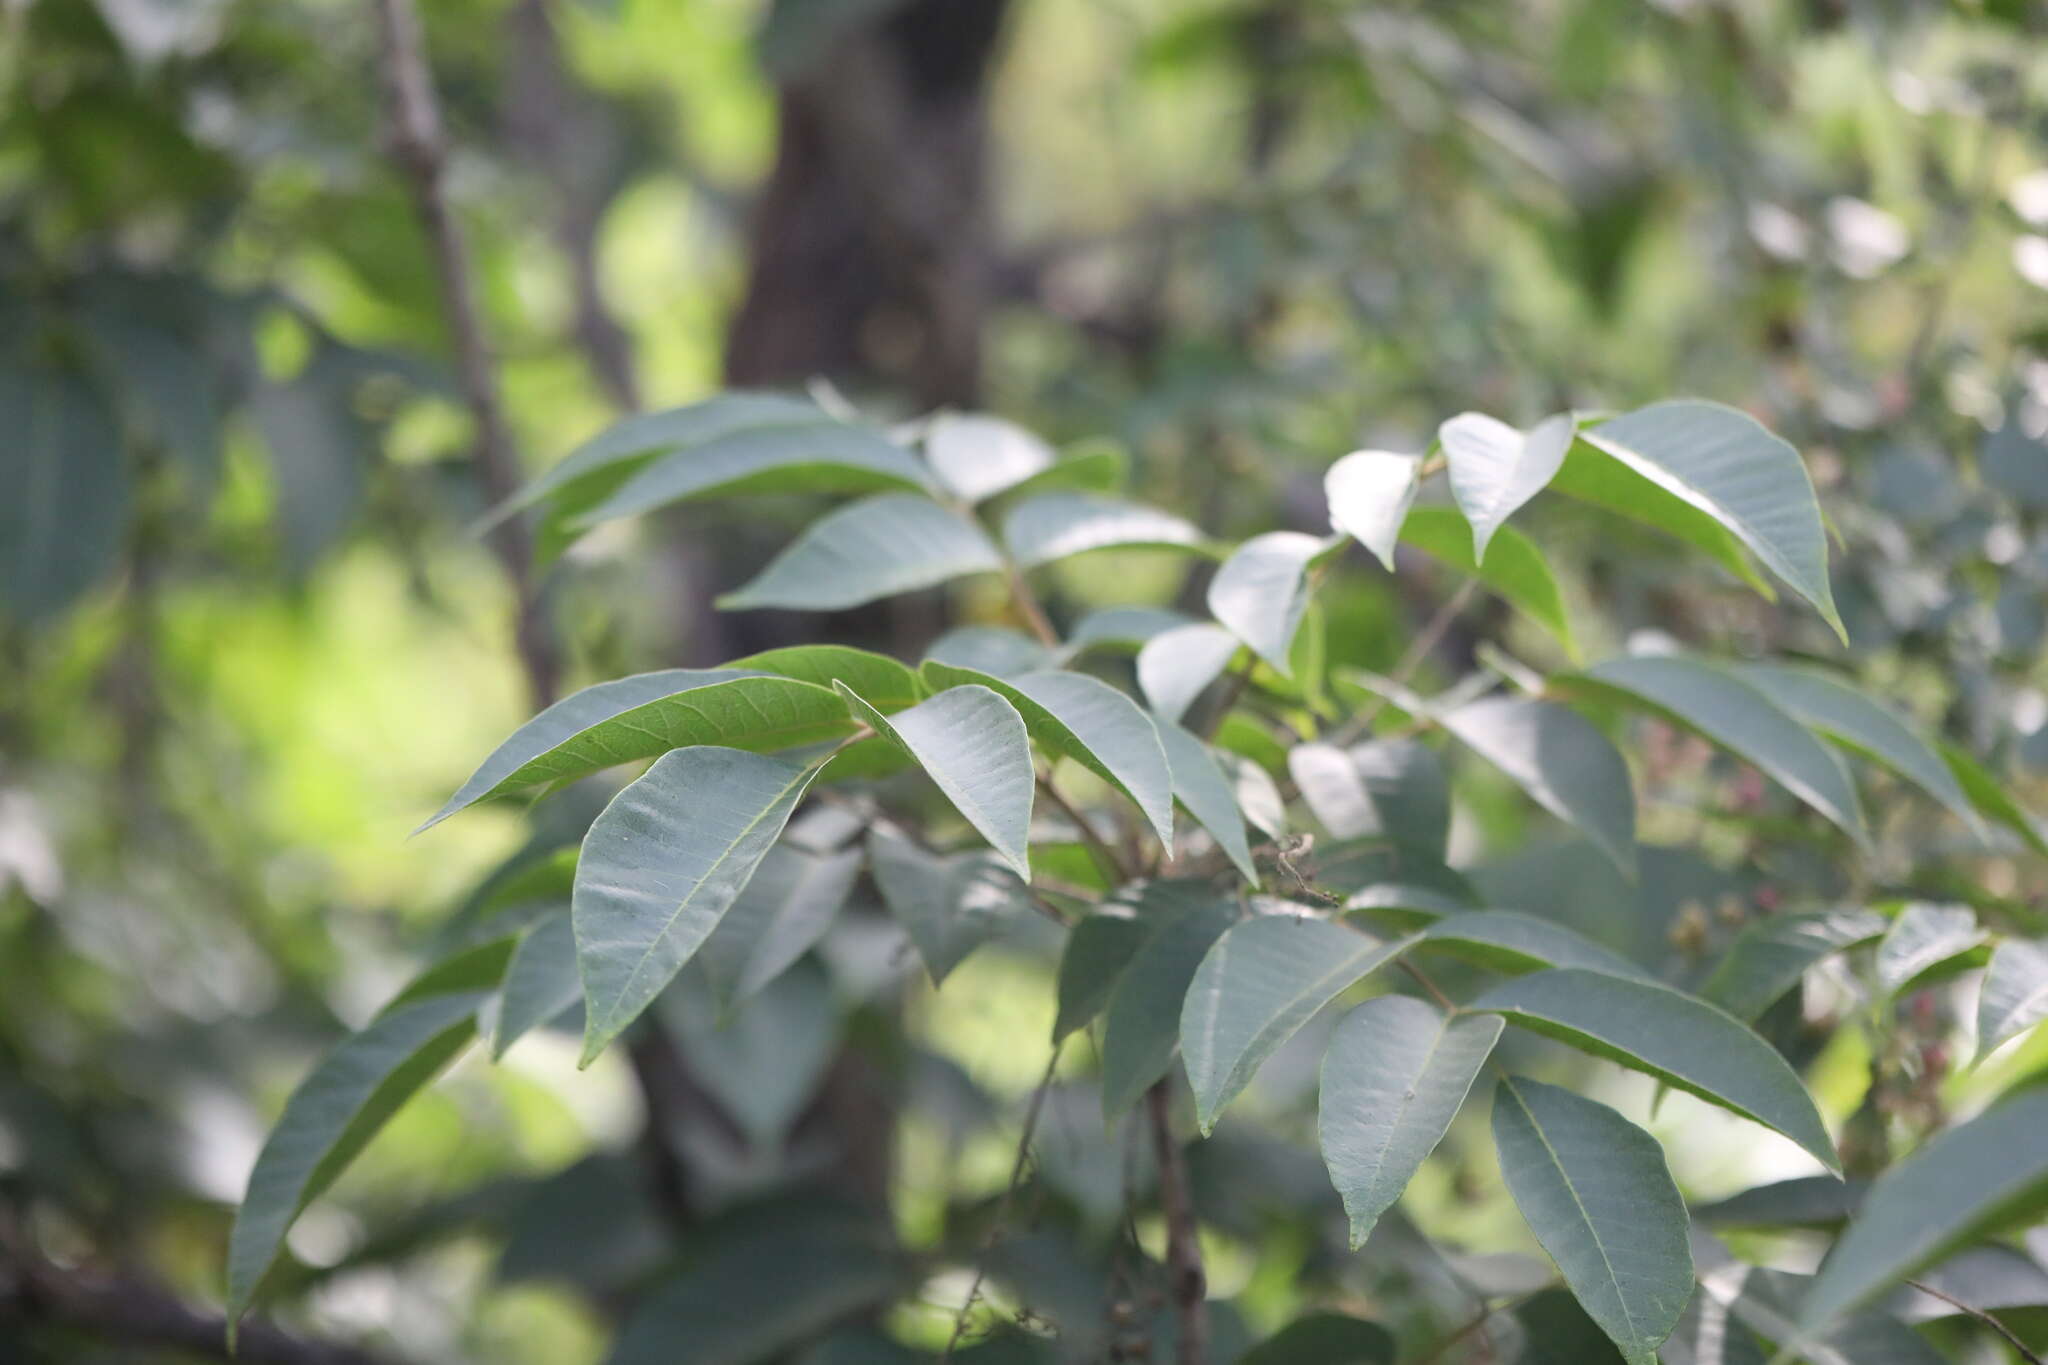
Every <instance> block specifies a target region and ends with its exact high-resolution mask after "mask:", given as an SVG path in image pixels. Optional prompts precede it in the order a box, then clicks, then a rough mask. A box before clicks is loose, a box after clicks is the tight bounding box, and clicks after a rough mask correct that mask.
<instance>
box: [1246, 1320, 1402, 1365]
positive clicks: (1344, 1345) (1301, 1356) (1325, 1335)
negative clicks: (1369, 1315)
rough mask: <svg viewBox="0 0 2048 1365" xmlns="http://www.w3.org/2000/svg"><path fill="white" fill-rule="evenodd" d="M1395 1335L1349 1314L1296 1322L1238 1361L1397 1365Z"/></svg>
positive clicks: (1293, 1364) (1262, 1364)
mask: <svg viewBox="0 0 2048 1365" xmlns="http://www.w3.org/2000/svg"><path fill="white" fill-rule="evenodd" d="M1394 1355H1395V1343H1394V1336H1393V1333H1391V1332H1389V1331H1388V1330H1387V1329H1386V1328H1384V1327H1382V1326H1380V1325H1379V1324H1378V1323H1376V1322H1367V1321H1366V1320H1365V1319H1364V1318H1354V1317H1352V1316H1350V1315H1349V1314H1348V1313H1310V1314H1307V1315H1306V1316H1303V1317H1299V1318H1296V1319H1295V1320H1294V1321H1293V1322H1290V1323H1288V1324H1287V1325H1286V1326H1285V1327H1283V1328H1281V1329H1280V1330H1279V1331H1278V1332H1275V1333H1274V1334H1273V1335H1272V1336H1270V1337H1267V1338H1266V1339H1265V1340H1264V1341H1262V1342H1260V1343H1259V1344H1258V1345H1256V1346H1254V1347H1252V1348H1251V1349H1250V1350H1249V1351H1246V1352H1245V1353H1244V1354H1243V1355H1241V1356H1239V1357H1238V1358H1237V1365H1394Z"/></svg>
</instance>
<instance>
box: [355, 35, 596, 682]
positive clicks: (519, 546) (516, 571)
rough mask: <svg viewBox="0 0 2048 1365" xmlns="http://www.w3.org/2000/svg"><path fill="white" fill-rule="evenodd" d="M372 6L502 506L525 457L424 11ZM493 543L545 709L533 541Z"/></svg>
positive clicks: (550, 665)
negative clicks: (472, 241) (458, 209)
mask: <svg viewBox="0 0 2048 1365" xmlns="http://www.w3.org/2000/svg"><path fill="white" fill-rule="evenodd" d="M371 2H372V5H373V7H374V9H375V10H376V13H377V20H378V26H379V30H380V33H381V36H382V44H383V51H382V57H383V76H384V84H385V93H386V98H387V100H388V102H389V107H388V110H387V117H388V122H389V141H390V148H391V156H392V159H393V160H394V161H395V162H396V163H397V164H398V166H399V168H400V169H401V170H402V171H403V172H404V173H405V177H406V181H407V184H408V185H409V187H410V188H411V191H412V199H413V209H414V211H415V212H416V213H417V214H418V215H419V219H420V224H421V226H422V227H423V228H424V229H425V230H426V234H427V238H428V241H429V243H430V245H431V246H432V248H433V253H434V263H435V266H436V274H437V275H438V276H439V278H440V285H441V303H442V307H443V310H444V312H445V313H446V315H447V317H446V320H447V324H448V333H449V339H450V341H451V342H452V344H453V347H454V351H455V363H456V369H457V372H458V375H459V377H460V379H461V383H462V394H463V398H464V400H465V401H466V402H467V404H468V406H469V411H470V417H471V419H472V420H473V421H474V422H475V423H476V443H475V445H474V446H473V447H472V449H471V453H470V457H471V460H472V461H473V463H474V465H475V469H476V475H477V482H478V483H479V484H480V485H481V486H482V489H483V493H484V496H485V498H486V500H487V501H488V502H490V503H492V504H494V505H495V504H498V503H502V502H503V501H504V500H505V499H506V498H509V497H510V496H512V494H513V492H514V491H515V490H516V489H517V488H518V485H519V460H518V457H517V455H516V453H515V452H514V449H513V444H512V431H511V427H510V425H509V423H508V422H507V421H506V418H505V406H504V401H503V399H502V397H501V395H500V394H499V391H498V379H497V371H496V369H495V367H494V366H493V364H492V360H491V353H490V347H489V344H488V343H487V342H486V340H485V338H484V329H483V323H482V320H481V317H480V315H479V313H478V309H477V301H476V286H475V282H474V281H473V280H472V278H471V275H470V266H469V249H468V247H467V245H466V244H465V243H464V241H463V239H462V230H461V228H460V226H459V225H458V224H457V223H456V221H455V215H454V214H453V213H452V212H451V211H450V210H449V207H448V195H447V185H446V177H445V171H446V167H447V160H448V147H447V141H446V138H445V136H444V134H443V132H442V127H441V112H440V107H439V105H438V104H437V103H436V101H435V98H434V81H433V75H432V72H431V71H430V70H429V69H428V66H427V57H426V48H425V44H424V41H423V39H422V38H421V35H420V21H419V14H418V12H417V11H415V10H414V8H413V3H412V0H371ZM491 541H492V545H493V547H494V548H495V549H496V551H497V554H498V558H499V559H500V560H501V561H502V562H503V564H504V566H505V572H506V575H507V576H508V577H509V578H510V579H511V580H512V587H513V590H514V592H515V593H516V594H517V596H518V601H519V608H518V621H517V626H516V634H517V637H518V644H519V658H520V662H521V663H522V664H523V665H524V667H525V670H526V681H527V687H528V689H529V690H530V691H531V692H532V693H533V700H534V702H535V704H536V705H539V706H545V705H546V704H547V703H549V702H551V701H553V700H554V697H555V693H556V688H557V685H558V683H559V680H560V674H561V667H560V660H559V658H558V656H557V653H556V649H555V641H554V637H553V633H552V632H551V631H550V630H549V629H548V625H547V620H546V618H545V616H544V615H543V614H542V612H541V603H540V596H539V593H538V591H537V589H536V586H535V583H534V578H533V542H532V539H531V538H530V536H529V535H528V533H527V530H526V527H525V525H524V524H523V523H521V522H520V521H519V520H518V519H517V518H507V519H506V520H505V521H504V522H502V523H501V524H500V525H499V526H498V527H497V529H496V530H494V531H493V532H492V533H491Z"/></svg>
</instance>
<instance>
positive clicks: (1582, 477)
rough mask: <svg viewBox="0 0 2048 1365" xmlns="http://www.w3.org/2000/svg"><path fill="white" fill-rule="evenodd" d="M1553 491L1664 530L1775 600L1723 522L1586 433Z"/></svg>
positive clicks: (1568, 457)
mask: <svg viewBox="0 0 2048 1365" xmlns="http://www.w3.org/2000/svg"><path fill="white" fill-rule="evenodd" d="M1550 487H1551V490H1552V491H1553V492H1558V493H1563V494H1565V495H1566V496H1567V497H1571V498H1576V499H1578V500H1579V501H1580V502H1584V503H1590V504H1591V505H1593V506H1595V507H1599V508H1604V509H1605V510H1607V511H1609V512H1614V513H1618V514H1619V515H1621V516H1624V517H1627V518H1629V519H1630V520H1631V521H1636V522H1640V523H1642V524H1643V525H1645V526H1648V527H1650V528H1652V529H1654V530H1657V531H1661V532H1663V533H1664V534H1665V535H1668V536H1670V537H1672V538H1673V539H1675V540H1679V541H1682V542H1684V543H1685V544H1687V545H1690V546H1692V547H1693V548H1694V549H1696V550H1700V551H1703V552H1704V553H1705V554H1706V555H1707V557H1708V558H1710V559H1712V560H1713V561H1714V562H1715V563H1717V564H1719V565H1720V566H1721V567H1722V568H1724V569H1726V570H1728V572H1730V573H1731V574H1733V575H1735V577H1736V578H1738V579H1740V580H1741V581H1742V582H1744V583H1746V584H1748V585H1749V586H1750V587H1752V588H1754V589H1755V590H1756V591H1757V592H1759V593H1761V594H1762V595H1763V596H1764V597H1765V598H1767V599H1770V600H1773V601H1775V600H1776V598H1777V595H1778V593H1777V589H1776V588H1773V587H1772V586H1771V582H1770V580H1769V579H1768V578H1766V577H1764V575H1763V574H1762V573H1760V572H1759V571H1758V570H1757V567H1756V561H1755V560H1753V559H1751V558H1750V557H1749V552H1748V551H1746V550H1744V549H1743V548H1742V542H1741V541H1740V540H1739V539H1737V538H1736V536H1735V533H1734V532H1732V531H1730V530H1729V529H1728V528H1727V527H1726V526H1724V525H1722V524H1721V523H1720V521H1718V520H1716V519H1715V518H1714V517H1713V516H1711V515H1710V514H1708V513H1706V512H1703V511H1701V510H1700V509H1699V508H1698V507H1696V506H1694V505H1693V504H1692V503H1690V502H1688V501H1686V500H1685V499H1684V498H1681V497H1679V496H1677V495H1676V494H1674V493H1670V492H1667V491H1666V490H1665V489H1664V488H1663V487H1662V486H1661V485H1659V484H1657V483H1654V482H1652V481H1651V480H1649V479H1646V478H1644V477H1643V476H1642V475H1641V474H1638V473H1636V472H1635V470H1634V469H1633V468H1631V467H1630V466H1629V465H1626V464H1624V463H1622V462H1621V461H1620V460H1617V459H1614V458H1613V457H1612V456H1611V455H1610V454H1609V453H1608V452H1606V451H1604V450H1602V449H1600V448H1599V447H1597V446H1595V445H1593V444H1592V443H1590V442H1589V441H1588V440H1587V439H1586V436H1585V433H1584V432H1581V433H1580V436H1579V439H1578V440H1577V441H1575V442H1573V443H1572V448H1571V450H1570V451H1568V452H1566V454H1565V457H1564V465H1563V466H1562V467H1561V468H1560V469H1559V470H1558V471H1557V473H1556V475H1554V476H1553V477H1552V478H1551V480H1550Z"/></svg>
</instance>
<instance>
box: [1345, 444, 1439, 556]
mask: <svg viewBox="0 0 2048 1365" xmlns="http://www.w3.org/2000/svg"><path fill="white" fill-rule="evenodd" d="M1421 473H1422V457H1421V456H1419V455H1403V454H1401V453H1399V452H1397V451H1392V450H1354V451H1353V452H1351V453H1350V454H1349V455H1346V456H1345V457H1344V458H1343V459H1341V460H1339V461H1337V462H1336V463H1335V464H1333V465H1331V466H1330V468H1329V471H1328V472H1327V473H1325V474H1324V475H1323V493H1324V496H1325V497H1327V498H1328V499H1329V503H1330V525H1331V526H1332V527H1334V528H1335V529H1336V530H1339V531H1342V532H1343V533H1344V534H1345V535H1348V536H1351V537H1352V538H1353V539H1355V540H1357V541H1358V543H1359V544H1361V545H1363V546H1364V547H1365V548H1366V549H1367V550H1369V551H1371V552H1372V556H1373V558H1375V559H1377V560H1379V562H1380V566H1381V567H1382V568H1384V569H1386V571H1387V572H1388V573H1392V572H1393V571H1394V544H1395V542H1396V541H1397V540H1399V539H1400V535H1401V523H1402V522H1404V521H1406V520H1407V518H1408V505H1409V504H1410V503H1412V502H1414V501H1415V490H1416V488H1417V487H1418V486H1419V484H1420V482H1421Z"/></svg>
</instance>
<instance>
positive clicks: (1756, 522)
mask: <svg viewBox="0 0 2048 1365" xmlns="http://www.w3.org/2000/svg"><path fill="white" fill-rule="evenodd" d="M1585 439H1586V440H1587V441H1589V442H1591V443H1592V445H1593V446H1594V447H1596V448H1597V449H1599V450H1602V451H1604V452H1606V453H1607V454H1609V455H1611V456H1613V457H1614V458H1615V459H1617V460H1619V461H1621V462H1622V463H1623V464H1625V465H1627V466H1628V467H1629V468H1630V469H1631V470H1633V471H1634V472H1635V473H1637V474H1640V475H1642V476H1643V477H1644V478H1645V479H1648V480H1649V481H1650V482H1652V483H1654V484H1656V485H1657V486H1658V487H1660V488H1662V489H1663V490H1664V491H1666V492H1668V493H1670V494H1672V495H1673V496H1674V497H1677V498H1679V499H1682V500H1683V501H1685V502H1686V503H1689V504H1690V505H1692V506H1693V507H1696V508H1698V509H1699V510H1700V511H1702V512H1705V513H1706V514H1707V515H1708V516H1711V517H1713V518H1714V519H1715V520H1716V521H1718V522H1720V523H1721V524H1722V525H1723V526H1725V527H1727V528H1728V530H1730V531H1731V532H1733V533H1734V534H1735V535H1736V537H1737V538H1738V539H1740V540H1741V541H1742V543H1743V544H1745V545H1747V546H1748V547H1749V548H1750V549H1751V550H1753V551H1755V552H1756V555H1757V557H1758V558H1759V559H1761V560H1763V562H1764V563H1765V564H1768V565H1769V566H1770V567H1771V569H1772V571H1773V572H1775V573H1776V574H1777V575H1778V576H1779V577H1780V578H1782V579H1784V580H1785V581H1786V582H1787V583H1789V584H1791V585H1792V590H1793V591H1794V592H1796V593H1798V594H1799V595H1800V596H1801V597H1804V598H1805V599H1806V600H1807V601H1808V602H1811V603H1812V604H1813V605H1814V607H1815V609H1816V610H1818V611H1819V612H1820V614H1821V616H1822V617H1823V618H1825V619H1826V621H1827V623H1828V624H1829V625H1831V626H1833V627H1834V628H1835V632H1836V634H1838V635H1840V636H1841V637H1842V640H1843V642H1844V643H1846V642H1847V641H1848V638H1849V637H1848V634H1847V632H1846V631H1845V630H1844V629H1843V627H1842V618H1841V615H1840V613H1838V612H1837V611H1836V610H1835V597H1834V593H1833V591H1832V590H1831V588H1830V587H1829V585H1828V542H1827V531H1826V529H1825V528H1824V527H1823V526H1822V524H1821V516H1820V503H1819V501H1818V499H1816V498H1815V497H1814V492H1813V480H1812V479H1810V478H1808V477H1807V473H1806V466H1805V465H1804V464H1803V463H1801V462H1800V459H1799V452H1798V451H1796V450H1794V449H1793V448H1792V447H1791V446H1789V445H1787V444H1786V443H1785V442H1784V441H1782V440H1780V439H1779V438H1778V437H1776V436H1773V435H1772V434H1771V433H1770V432H1769V431H1766V430H1765V429H1764V428H1763V426H1762V425H1761V424H1759V423H1758V422H1757V421H1756V419H1755V418H1753V417H1750V416H1749V415H1748V414H1746V413H1742V412H1738V411H1736V410H1735V409H1734V408H1730V407H1724V406H1722V405H1721V404H1719V403H1703V402H1700V401H1698V400H1696V399H1680V400H1676V401H1672V402H1665V403H1653V404H1651V405H1650V406H1649V407H1647V408H1640V409H1638V410H1637V411H1635V412H1631V413H1627V414H1625V415H1623V416H1621V417H1616V418H1614V419H1613V420H1611V421H1607V422H1602V423H1600V424H1599V425H1597V426H1594V427H1590V428H1588V429H1587V431H1586V432H1585Z"/></svg>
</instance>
